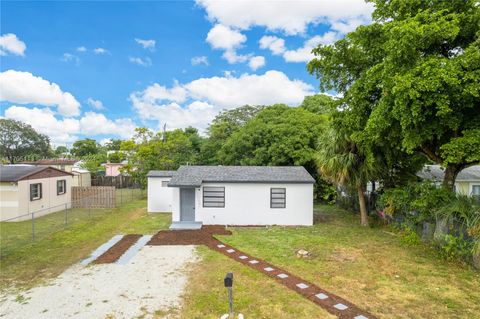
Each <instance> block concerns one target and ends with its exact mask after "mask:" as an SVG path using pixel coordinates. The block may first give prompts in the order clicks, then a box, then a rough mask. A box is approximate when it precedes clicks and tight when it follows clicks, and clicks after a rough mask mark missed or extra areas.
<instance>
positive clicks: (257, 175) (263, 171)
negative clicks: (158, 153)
mask: <svg viewBox="0 0 480 319" xmlns="http://www.w3.org/2000/svg"><path fill="white" fill-rule="evenodd" d="M204 182H224V183H314V182H315V180H314V179H313V177H312V176H311V175H310V174H309V173H308V172H307V170H306V169H305V168H303V167H302V166H181V167H180V168H179V169H178V170H177V172H176V173H175V174H174V175H173V178H172V179H171V180H170V182H169V185H168V186H172V187H182V186H187V187H199V186H200V185H201V184H202V183H204Z"/></svg>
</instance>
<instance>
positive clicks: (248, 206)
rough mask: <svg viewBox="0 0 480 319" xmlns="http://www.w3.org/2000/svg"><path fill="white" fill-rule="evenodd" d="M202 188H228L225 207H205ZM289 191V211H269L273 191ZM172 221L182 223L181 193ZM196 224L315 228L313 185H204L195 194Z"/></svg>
mask: <svg viewBox="0 0 480 319" xmlns="http://www.w3.org/2000/svg"><path fill="white" fill-rule="evenodd" d="M203 186H217V187H218V186H220V187H225V207H223V208H212V207H208V208H207V207H203V203H202V200H203V198H202V193H203ZM272 187H273V188H286V208H270V188H272ZM173 198H174V201H173V207H172V208H173V209H172V211H173V214H172V220H173V221H179V218H180V212H179V207H180V205H179V200H180V196H179V189H178V188H175V189H174V196H173ZM195 220H196V221H201V222H203V224H205V225H312V224H313V185H312V184H259V183H205V184H203V185H202V187H201V188H196V190H195Z"/></svg>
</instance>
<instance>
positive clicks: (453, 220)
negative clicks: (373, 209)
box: [378, 182, 480, 269]
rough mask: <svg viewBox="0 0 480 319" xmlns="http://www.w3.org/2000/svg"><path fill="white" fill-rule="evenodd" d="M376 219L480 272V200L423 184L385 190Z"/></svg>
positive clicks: (426, 183)
mask: <svg viewBox="0 0 480 319" xmlns="http://www.w3.org/2000/svg"><path fill="white" fill-rule="evenodd" d="M378 209H379V212H378V214H379V216H380V217H382V218H385V219H386V220H388V221H389V222H392V223H394V224H396V225H399V226H400V227H401V228H403V229H404V230H406V231H407V230H408V232H407V233H412V232H415V233H416V234H417V235H418V236H419V237H420V239H421V240H422V241H423V242H426V243H433V244H434V245H435V246H437V247H438V248H439V250H440V253H441V254H442V255H443V256H444V257H446V258H447V259H450V260H452V259H463V260H466V261H467V262H469V263H471V264H473V265H474V266H475V268H477V269H480V201H479V200H478V199H476V198H474V197H468V196H465V195H458V194H455V193H454V192H452V191H450V190H448V189H445V188H439V187H436V186H435V185H433V184H431V183H428V182H424V183H415V184H410V185H407V186H405V187H403V188H395V189H387V190H385V192H384V194H383V195H382V196H381V198H380V201H379V207H378Z"/></svg>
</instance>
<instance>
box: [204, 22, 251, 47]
mask: <svg viewBox="0 0 480 319" xmlns="http://www.w3.org/2000/svg"><path fill="white" fill-rule="evenodd" d="M206 40H207V42H208V43H210V45H211V46H212V48H214V49H223V50H232V49H236V48H238V47H239V46H241V45H242V44H243V43H244V42H245V41H247V37H246V36H245V35H243V34H241V33H240V32H238V31H235V30H232V29H231V28H229V27H226V26H224V25H221V24H217V25H215V26H214V27H213V28H212V29H211V30H210V31H209V32H208V34H207V39H206Z"/></svg>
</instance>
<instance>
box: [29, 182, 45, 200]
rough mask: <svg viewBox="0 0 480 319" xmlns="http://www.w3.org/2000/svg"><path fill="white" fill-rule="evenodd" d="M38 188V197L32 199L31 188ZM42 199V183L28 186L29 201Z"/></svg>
mask: <svg viewBox="0 0 480 319" xmlns="http://www.w3.org/2000/svg"><path fill="white" fill-rule="evenodd" d="M36 186H38V197H33V188H34V187H36ZM40 199H42V183H34V184H30V201H31V202H33V201H36V200H40Z"/></svg>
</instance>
